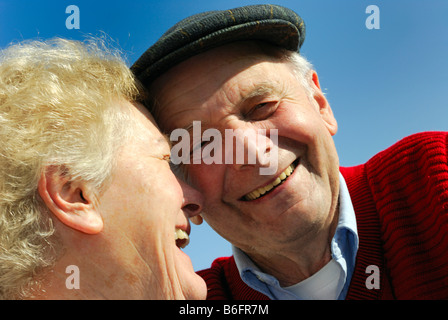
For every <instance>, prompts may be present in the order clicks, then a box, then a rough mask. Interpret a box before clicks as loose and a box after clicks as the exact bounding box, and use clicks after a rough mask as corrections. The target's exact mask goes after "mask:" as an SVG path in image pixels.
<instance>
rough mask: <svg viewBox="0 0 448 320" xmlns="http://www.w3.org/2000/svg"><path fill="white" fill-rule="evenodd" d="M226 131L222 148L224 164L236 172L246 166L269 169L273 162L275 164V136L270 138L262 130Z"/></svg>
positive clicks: (276, 142)
mask: <svg viewBox="0 0 448 320" xmlns="http://www.w3.org/2000/svg"><path fill="white" fill-rule="evenodd" d="M227 130H229V129H227ZM227 130H226V136H225V146H224V150H225V161H226V164H231V165H233V166H234V168H235V169H237V170H238V169H241V168H243V167H246V166H256V167H259V168H268V167H269V168H270V167H271V165H272V163H273V162H275V163H276V162H277V161H276V160H277V159H276V158H275V157H274V156H275V155H277V152H276V151H277V144H278V139H277V136H275V137H272V134H271V133H270V132H268V133H267V131H266V130H264V129H258V130H255V129H245V130H241V129H237V130H230V131H227ZM273 138H276V139H273Z"/></svg>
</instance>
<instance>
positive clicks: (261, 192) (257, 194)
mask: <svg viewBox="0 0 448 320" xmlns="http://www.w3.org/2000/svg"><path fill="white" fill-rule="evenodd" d="M298 163H299V159H297V160H296V161H294V162H293V163H291V164H290V165H289V166H288V167H287V168H286V169H285V170H284V171H283V172H282V173H280V174H279V175H278V177H277V178H276V179H275V180H274V181H273V182H271V183H269V184H268V185H266V186H263V187H260V188H257V189H255V190H253V191H251V192H249V193H248V194H246V195H245V196H244V197H243V198H242V200H244V201H253V200H256V199H259V198H262V197H264V196H265V195H267V194H268V193H270V192H271V191H272V190H274V189H275V188H277V187H278V186H279V185H281V184H282V183H283V182H285V181H286V180H287V179H288V177H289V176H290V175H291V174H292V173H293V172H294V169H295V168H296V166H297V165H298Z"/></svg>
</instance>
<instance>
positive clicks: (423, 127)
mask: <svg viewBox="0 0 448 320" xmlns="http://www.w3.org/2000/svg"><path fill="white" fill-rule="evenodd" d="M259 3H272V4H279V5H283V6H286V7H289V8H291V9H293V10H295V11H296V12H297V13H299V15H301V16H302V18H303V19H304V20H305V23H306V26H307V36H306V40H305V43H304V45H303V46H302V50H301V52H302V54H303V55H305V56H306V57H307V58H308V59H309V60H310V61H311V62H312V63H313V64H314V66H315V68H316V70H317V72H318V74H319V77H320V84H321V87H322V88H323V89H324V91H325V93H326V96H327V98H328V100H329V102H330V104H331V106H332V109H333V112H334V113H335V116H336V118H337V120H338V123H339V132H338V133H337V135H336V136H335V142H336V147H337V148H338V151H339V157H340V162H341V165H343V166H351V165H356V164H360V163H363V162H365V161H367V160H368V159H369V158H370V157H371V156H373V155H374V154H376V153H378V152H379V151H381V150H383V149H385V148H387V147H388V146H390V145H391V144H393V143H394V142H396V141H397V140H399V139H401V138H403V137H405V136H407V135H409V134H412V133H416V132H420V131H428V130H431V131H432V130H446V129H447V127H448V125H447V120H448V105H447V102H446V92H448V90H447V87H448V23H447V22H446V21H447V16H448V1H446V0H392V1H391V0H369V1H366V0H282V1H275V0H271V1H268V2H264V1H262V0H258V1H249V0H225V1H221V0H220V1H215V0H207V1H204V0H199V1H194V0H164V1H155V0H154V1H153V0H145V1H143V0H135V1H134V0H128V1H116V0H108V1H80V0H70V1H48V0H40V1H34V0H0V48H4V47H6V46H7V45H8V44H10V43H11V42H18V41H21V40H25V39H37V38H39V39H48V38H53V37H64V38H69V39H83V38H84V37H85V36H86V35H94V36H95V35H101V33H103V32H104V33H106V34H108V35H109V37H110V38H111V39H113V40H114V41H115V42H116V44H117V45H118V46H119V47H121V48H122V49H123V51H124V53H125V54H126V60H127V62H128V64H129V65H130V64H132V63H133V62H134V61H135V60H136V59H137V58H138V57H139V56H140V55H141V54H142V53H143V52H144V51H145V50H146V48H147V47H148V46H150V45H151V44H153V43H154V42H155V41H156V40H157V39H158V38H159V37H160V36H161V35H162V34H163V33H164V32H165V31H166V30H167V29H168V28H170V27H171V26H172V25H173V24H174V23H176V22H178V21H179V20H180V19H183V18H185V17H187V16H189V15H192V14H195V13H198V12H202V11H209V10H220V9H231V8H234V7H239V6H243V5H250V4H259ZM69 5H76V6H77V7H78V8H79V12H80V16H79V18H80V29H70V30H69V29H67V28H66V23H65V22H66V19H67V18H68V17H69V15H70V14H67V13H65V12H66V8H67V6H69ZM369 5H376V6H377V7H378V8H379V10H380V11H379V12H380V14H379V18H380V20H379V21H380V29H376V30H375V29H373V30H370V29H368V28H366V24H365V22H366V19H367V18H368V17H369V15H370V14H367V13H366V8H367V7H368V6H369ZM185 251H186V252H187V253H188V254H189V255H190V257H191V259H192V261H193V265H194V267H195V269H196V270H199V269H202V268H206V267H208V266H209V265H210V264H211V262H212V260H213V259H214V258H216V257H217V256H225V255H230V254H231V249H230V246H229V244H228V243H227V242H226V241H224V240H222V239H221V238H220V237H219V236H217V235H216V234H215V233H214V231H213V230H211V229H210V228H209V227H208V226H206V225H205V223H204V224H203V225H201V226H199V227H196V226H193V230H192V235H191V243H190V245H189V247H187V248H186V250H185Z"/></svg>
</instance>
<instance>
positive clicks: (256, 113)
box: [245, 102, 277, 121]
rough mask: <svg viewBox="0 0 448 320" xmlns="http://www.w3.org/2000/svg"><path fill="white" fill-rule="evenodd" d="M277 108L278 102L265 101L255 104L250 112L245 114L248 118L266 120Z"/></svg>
mask: <svg viewBox="0 0 448 320" xmlns="http://www.w3.org/2000/svg"><path fill="white" fill-rule="evenodd" d="M276 109H277V102H263V103H259V104H257V105H255V106H254V107H253V108H252V109H251V110H250V111H249V113H247V114H246V115H245V118H246V119H248V120H255V121H257V120H265V119H267V118H269V117H270V116H271V115H272V114H273V113H274V112H275V110H276Z"/></svg>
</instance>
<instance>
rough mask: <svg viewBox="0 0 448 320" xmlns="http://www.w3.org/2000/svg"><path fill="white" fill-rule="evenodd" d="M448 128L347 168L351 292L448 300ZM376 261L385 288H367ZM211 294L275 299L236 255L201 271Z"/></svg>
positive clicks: (377, 296) (375, 296)
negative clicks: (246, 277) (352, 228)
mask: <svg viewBox="0 0 448 320" xmlns="http://www.w3.org/2000/svg"><path fill="white" fill-rule="evenodd" d="M447 146H448V133H445V132H443V133H442V132H426V133H420V134H416V135H412V136H410V137H407V138H405V139H403V140H401V141H400V142H398V143H396V144H395V145H393V146H392V147H390V148H388V149H387V150H385V151H383V152H381V153H379V154H377V155H376V156H375V157H373V158H372V159H371V160H369V161H368V162H367V163H366V164H363V165H359V166H356V167H350V168H340V171H341V173H342V175H343V176H344V179H345V180H346V183H347V186H348V189H349V193H350V196H351V200H352V203H353V207H354V209H355V214H356V221H357V225H358V234H359V250H358V254H357V257H356V265H355V270H354V274H353V277H352V280H351V283H350V287H349V291H348V294H347V297H346V298H347V299H394V298H396V299H448V150H447ZM369 265H375V266H378V268H379V270H380V288H379V289H368V288H367V286H366V280H367V278H368V277H369V276H370V275H371V274H370V272H366V269H367V267H368V266H369ZM198 274H200V275H201V276H202V277H203V278H204V279H205V281H206V282H207V285H208V297H207V299H209V300H218V299H235V300H247V299H258V300H265V299H268V298H267V297H266V296H265V295H263V294H261V293H259V292H257V291H255V290H253V289H251V288H250V287H248V286H247V285H246V284H245V283H244V282H243V281H242V280H241V278H240V276H239V272H238V269H237V267H236V264H235V261H234V259H233V257H223V258H218V259H216V260H215V261H214V262H213V263H212V266H211V268H210V269H206V270H202V271H199V272H198Z"/></svg>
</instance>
